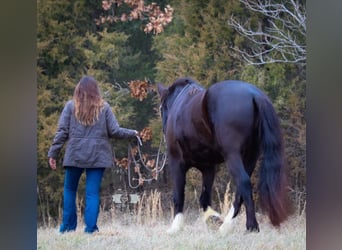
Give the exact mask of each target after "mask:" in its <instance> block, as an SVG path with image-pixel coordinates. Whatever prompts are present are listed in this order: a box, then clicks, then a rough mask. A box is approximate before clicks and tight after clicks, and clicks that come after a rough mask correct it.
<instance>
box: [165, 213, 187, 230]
mask: <svg viewBox="0 0 342 250" xmlns="http://www.w3.org/2000/svg"><path fill="white" fill-rule="evenodd" d="M183 226H184V216H183V213H178V214H176V216H175V218H174V219H173V222H172V225H171V227H170V228H169V229H168V230H167V233H168V234H174V233H177V232H178V231H180V230H181V229H182V228H183Z"/></svg>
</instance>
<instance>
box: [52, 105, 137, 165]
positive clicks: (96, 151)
mask: <svg viewBox="0 0 342 250" xmlns="http://www.w3.org/2000/svg"><path fill="white" fill-rule="evenodd" d="M73 111H74V102H73V101H72V100H70V101H68V102H67V103H66V104H65V107H64V109H63V111H62V114H61V116H60V118H59V122H58V130H57V133H56V135H55V138H54V140H53V143H52V145H51V147H50V150H49V152H48V157H49V158H50V157H51V158H54V159H56V158H57V157H58V155H59V153H60V151H61V149H62V147H63V145H64V143H66V148H65V154H64V159H63V166H73V167H81V168H98V167H101V168H103V167H104V168H107V167H112V166H113V165H114V152H113V146H112V144H111V142H110V138H112V137H115V138H134V137H135V135H136V134H135V130H132V129H126V128H121V127H120V126H119V124H118V122H117V120H116V118H115V116H114V114H113V112H112V110H111V108H110V106H109V104H108V103H105V106H104V109H103V111H102V112H101V114H100V117H99V120H98V121H97V122H96V123H95V124H94V125H92V126H83V125H82V124H80V123H79V122H78V121H77V120H76V118H75V116H74V112H73Z"/></svg>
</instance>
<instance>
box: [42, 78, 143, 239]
mask: <svg viewBox="0 0 342 250" xmlns="http://www.w3.org/2000/svg"><path fill="white" fill-rule="evenodd" d="M136 136H138V131H136V130H132V129H126V128H121V127H120V126H119V124H118V122H117V120H116V118H115V116H114V114H113V112H112V110H111V108H110V106H109V104H108V103H107V102H105V101H104V100H103V98H102V97H101V94H100V91H99V87H98V83H97V81H96V80H95V79H94V78H93V77H90V76H85V77H83V78H82V79H81V80H80V82H79V83H78V84H77V86H76V88H75V91H74V96H73V99H72V100H70V101H68V102H67V103H66V105H65V107H64V109H63V111H62V114H61V116H60V118H59V123H58V130H57V133H56V135H55V138H54V140H53V143H52V145H51V147H50V150H49V152H48V157H49V164H50V167H51V168H52V169H53V170H55V169H56V158H57V157H58V155H59V152H60V150H61V148H62V147H63V145H64V143H66V142H67V144H66V149H65V154H64V159H63V167H64V168H65V178H64V200H63V201H64V206H63V221H62V224H61V226H60V229H59V231H60V232H61V233H64V232H68V231H75V230H76V226H77V213H76V193H77V187H78V182H79V179H80V177H81V174H82V172H83V171H85V172H86V199H85V202H86V204H85V211H84V221H85V226H86V227H85V230H84V231H85V232H87V233H93V232H95V231H98V227H97V218H98V214H99V205H100V198H99V192H100V186H101V180H102V176H103V172H104V170H105V169H106V168H109V167H112V166H113V164H114V162H113V160H114V154H113V150H112V145H111V142H110V140H109V138H111V137H116V138H134V137H136Z"/></svg>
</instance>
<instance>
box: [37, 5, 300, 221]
mask: <svg viewBox="0 0 342 250" xmlns="http://www.w3.org/2000/svg"><path fill="white" fill-rule="evenodd" d="M115 2H116V4H113V5H111V6H110V8H108V4H109V3H110V1H90V0H79V1H74V0H71V1H70V0H68V1H67V0H38V1H37V88H38V91H37V93H38V96H37V107H38V119H37V129H38V131H37V135H38V138H37V140H38V142H37V145H38V147H37V148H38V152H37V154H38V157H37V159H38V161H37V197H38V199H37V223H38V225H41V226H48V225H56V224H57V223H58V222H59V220H60V218H61V206H62V198H63V195H62V194H63V178H64V173H63V169H62V167H61V162H62V154H61V157H60V158H59V161H58V162H59V168H58V170H57V171H52V170H51V169H50V168H49V166H48V161H47V151H48V149H49V146H50V145H51V142H52V140H53V137H54V135H55V132H56V129H57V123H58V117H59V115H60V112H61V111H62V109H63V107H64V104H65V102H66V101H67V100H69V99H71V98H72V94H73V90H74V87H75V85H76V84H77V82H78V81H79V79H80V78H81V77H82V76H83V75H85V74H88V75H93V76H94V77H95V78H96V79H97V80H98V81H99V83H100V85H101V89H102V91H103V96H104V98H105V99H106V100H107V101H108V102H109V103H110V105H111V106H112V108H113V111H114V113H115V115H116V117H117V119H118V121H119V124H120V125H121V126H122V127H127V128H132V129H137V130H139V131H142V132H146V131H147V132H148V133H147V134H148V135H150V136H151V138H150V137H149V136H146V137H145V141H144V146H143V147H142V151H143V153H144V154H145V157H146V159H147V160H148V159H151V161H152V163H151V168H152V169H153V167H155V166H154V165H153V159H155V155H156V152H157V151H158V146H159V143H160V140H161V138H162V129H161V120H160V114H159V110H158V106H159V99H158V96H157V94H156V92H155V85H156V83H157V82H162V83H164V84H165V85H169V84H171V83H172V82H173V81H174V80H175V79H176V78H178V77H181V76H190V77H192V78H194V79H196V80H197V81H198V82H200V83H201V84H202V85H204V86H205V87H209V86H210V85H211V84H213V83H215V82H217V81H221V80H224V79H240V80H244V81H248V82H251V83H253V84H255V85H257V86H258V87H260V88H261V89H262V90H264V91H265V92H266V93H267V94H268V95H269V97H270V98H271V100H272V102H273V104H274V106H275V108H276V110H277V112H278V115H279V117H280V120H281V125H282V128H283V133H284V140H285V153H286V159H287V164H288V166H289V175H290V181H291V182H290V187H289V190H290V194H291V197H292V199H293V201H294V203H295V204H297V205H299V207H301V208H304V207H305V204H306V203H305V200H306V157H305V156H306V119H305V105H306V98H305V85H306V78H305V76H306V64H305V47H306V46H305V28H304V29H303V28H302V27H301V26H300V25H293V26H287V22H283V21H284V20H292V19H287V18H288V16H291V15H289V13H287V12H282V13H281V14H280V15H279V18H278V19H277V18H275V19H274V20H275V21H274V22H273V21H272V17H270V16H266V15H265V13H262V12H260V11H257V9H255V8H254V9H253V6H252V5H248V2H255V1H239V0H209V1H202V0H192V1H186V0H167V1H154V2H156V3H157V5H158V6H160V9H161V10H164V8H165V7H166V6H168V5H170V6H171V7H172V9H173V13H171V14H172V21H171V22H169V23H166V25H165V27H163V28H164V29H151V30H147V29H146V27H151V26H146V25H147V24H148V23H149V22H150V23H151V20H149V19H148V18H149V15H151V12H148V11H147V12H146V13H142V15H141V16H140V18H137V19H134V18H131V19H132V20H130V16H129V13H132V10H135V9H137V6H139V5H136V6H134V5H133V6H130V5H129V3H130V2H136V3H142V2H145V4H146V5H148V4H150V3H151V2H152V1H115ZM120 2H122V4H120ZM124 2H126V3H124ZM264 2H265V3H269V4H272V6H275V7H276V8H281V7H282V6H283V7H286V8H287V9H288V10H290V11H292V12H293V13H296V12H297V13H301V14H303V15H304V16H305V8H304V7H305V1H297V2H292V1H281V0H272V1H264ZM291 3H295V5H291ZM106 4H107V5H106ZM293 6H297V7H299V9H296V8H295V7H293ZM124 13H128V14H127V15H126V16H125V15H123V14H124ZM110 16H111V17H112V18H108V17H110ZM113 17H117V18H118V19H119V20H114V18H113ZM232 17H233V18H232ZM101 20H102V21H104V20H105V22H102V21H101ZM234 20H236V21H237V23H235V22H234ZM304 20H305V19H304ZM294 23H296V22H295V21H294ZM238 24H242V25H243V26H244V27H247V32H246V30H245V33H244V32H243V30H241V29H240V30H239V27H240V28H241V27H242V26H239V25H238ZM292 24H293V23H292ZM292 24H291V25H292ZM274 25H279V26H277V27H280V30H278V31H275V30H274V27H275V26H274ZM289 27H290V28H289ZM304 27H305V26H304ZM248 31H254V33H248ZM281 31H284V33H281ZM267 34H270V35H271V36H267ZM277 34H278V35H279V34H280V36H283V37H284V38H285V37H286V35H289V36H290V37H291V38H293V40H294V41H296V43H295V45H294V46H293V47H291V46H289V45H288V44H282V43H281V41H280V40H277V39H276V37H274V36H276V35H277ZM253 35H255V36H253ZM272 35H273V36H272ZM251 37H255V39H256V40H253V39H251ZM298 44H299V45H300V46H299V45H298ZM282 45H283V47H282ZM292 45H293V44H292ZM297 45H298V48H299V49H298V48H296V47H297ZM251 54H253V55H254V57H250V56H248V55H251ZM139 84H141V85H139ZM141 86H143V87H144V88H141V89H138V90H139V91H146V92H144V94H145V96H143V98H137V97H139V96H134V95H133V94H132V93H134V92H135V91H137V88H139V87H141ZM140 97H141V96H140ZM147 128H148V129H147ZM134 144H135V142H134V141H120V140H116V141H113V147H114V150H115V155H116V159H117V160H118V161H117V164H116V166H115V168H113V169H110V170H107V171H106V172H105V175H104V180H103V183H102V191H101V194H102V195H101V208H102V209H103V210H110V209H111V208H112V206H114V203H113V201H112V195H114V194H117V193H120V192H121V193H122V194H132V193H134V194H142V193H143V192H144V191H147V192H149V191H151V190H155V189H157V190H159V191H160V192H161V195H162V200H164V201H167V202H164V204H163V205H164V206H166V207H168V209H170V208H169V205H170V203H169V200H170V198H171V186H172V183H171V180H170V178H169V173H168V169H167V167H168V166H167V164H166V166H165V168H164V169H163V171H161V172H160V173H159V175H158V178H156V175H153V174H152V175H150V173H149V172H148V171H143V170H141V171H142V172H141V173H140V171H136V170H135V169H134V166H133V168H130V167H129V166H130V165H131V164H127V160H126V159H127V154H128V147H129V146H130V145H134ZM128 171H130V172H128ZM217 171H218V173H217V177H216V180H215V185H214V190H213V192H215V195H213V199H214V205H213V206H214V207H215V204H217V201H218V200H222V199H223V197H222V196H221V197H220V195H223V194H224V193H225V190H226V188H227V186H226V184H227V182H229V175H228V173H227V171H226V169H225V167H224V166H219V167H218V169H217ZM129 173H130V177H131V178H130V179H129V178H128V177H129ZM139 173H140V174H141V175H140V177H139V175H138V174H139ZM133 178H135V179H133ZM150 178H152V180H149V181H148V179H150ZM256 178H257V175H256V176H253V179H256ZM83 181H84V179H81V183H80V186H79V199H78V205H79V208H80V210H82V209H83V199H82V197H83V194H84V185H83V184H82V182H83ZM139 182H140V184H141V185H139ZM130 184H131V185H130ZM200 184H201V178H200V175H199V173H198V172H197V171H196V170H191V171H190V172H189V173H188V175H187V186H186V197H187V206H190V207H191V206H192V205H194V204H197V203H198V197H197V193H200ZM131 186H137V188H132V187H131ZM216 193H217V195H216ZM215 202H216V203H215ZM120 206H122V204H121V205H120ZM197 206H198V205H197ZM216 206H218V205H216ZM120 209H122V210H124V211H127V210H129V209H130V207H129V206H127V207H124V208H123V207H121V208H120Z"/></svg>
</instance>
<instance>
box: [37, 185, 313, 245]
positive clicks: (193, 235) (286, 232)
mask: <svg viewBox="0 0 342 250" xmlns="http://www.w3.org/2000/svg"><path fill="white" fill-rule="evenodd" d="M228 201H229V199H228V197H226V198H225V200H224V202H223V204H224V203H227V202H228ZM223 204H222V203H221V202H220V206H222V205H223ZM225 207H226V206H225ZM221 209H223V206H222V208H221ZM163 212H164V213H163ZM222 212H223V214H224V213H225V212H224V211H222ZM242 212H243V211H242ZM171 213H172V211H171ZM166 214H167V215H166ZM169 214H170V211H169V212H167V213H165V211H162V207H161V203H160V193H158V192H153V193H150V194H144V195H143V196H142V198H141V202H140V203H139V204H138V205H137V207H136V209H135V211H134V213H131V214H127V213H116V212H115V211H114V210H112V211H111V212H103V211H102V212H101V213H100V218H99V223H98V226H99V228H100V232H99V233H95V234H92V235H89V234H85V233H83V228H84V225H83V224H82V222H80V223H79V225H78V229H77V230H76V232H72V233H65V234H59V233H58V228H45V229H44V228H38V229H37V249H49V250H50V249H139V250H140V249H163V250H164V249H184V250H188V249H239V250H240V249H305V248H306V227H305V224H306V219H305V213H302V214H301V215H295V216H293V217H291V218H289V220H288V221H286V222H285V223H284V224H283V225H282V226H281V228H280V229H276V228H274V227H272V226H271V225H270V224H269V222H268V219H267V218H266V217H265V216H264V215H260V214H257V219H258V221H259V226H260V232H259V233H246V232H245V215H244V212H243V213H241V214H240V215H239V216H238V217H237V218H236V219H235V227H234V230H233V232H231V233H230V234H229V235H226V236H221V235H220V234H219V232H218V231H215V230H211V229H209V228H208V227H207V225H206V223H205V222H204V221H203V219H202V218H203V217H202V216H203V215H202V214H201V213H200V212H198V211H194V210H192V211H190V210H187V211H186V212H185V214H184V215H185V223H186V225H185V227H184V229H183V230H182V231H181V232H179V233H177V234H176V235H168V234H167V233H166V230H167V229H168V227H169V226H170V224H171V216H170V215H169ZM165 217H167V218H165Z"/></svg>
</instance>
